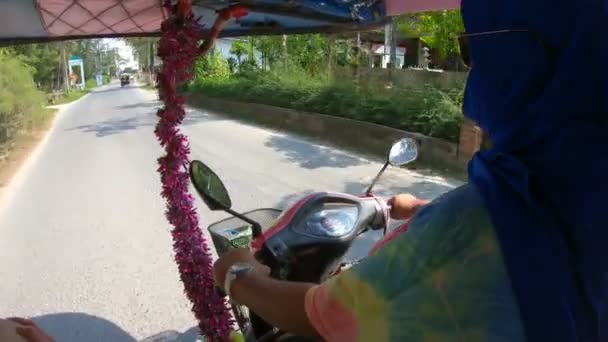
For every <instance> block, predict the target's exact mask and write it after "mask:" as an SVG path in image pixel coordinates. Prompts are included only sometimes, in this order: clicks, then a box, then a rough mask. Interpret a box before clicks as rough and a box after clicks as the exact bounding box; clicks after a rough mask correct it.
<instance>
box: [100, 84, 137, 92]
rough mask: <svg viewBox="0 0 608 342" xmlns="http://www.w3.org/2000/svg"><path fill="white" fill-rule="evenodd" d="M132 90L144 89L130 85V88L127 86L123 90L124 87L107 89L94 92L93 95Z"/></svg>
mask: <svg viewBox="0 0 608 342" xmlns="http://www.w3.org/2000/svg"><path fill="white" fill-rule="evenodd" d="M130 88H142V86H138V85H129V86H126V87H125V88H122V87H112V88H107V89H100V90H93V91H92V93H111V92H113V91H124V90H126V89H130Z"/></svg>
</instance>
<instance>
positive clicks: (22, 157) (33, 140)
mask: <svg viewBox="0 0 608 342" xmlns="http://www.w3.org/2000/svg"><path fill="white" fill-rule="evenodd" d="M56 112H57V111H56V110H55V111H53V112H52V113H50V114H49V117H48V119H47V120H46V122H45V123H44V124H42V126H41V127H40V128H38V129H36V130H33V131H30V132H27V133H21V134H19V135H17V137H16V138H15V139H14V140H13V141H11V142H10V143H7V144H5V145H0V194H2V192H3V190H4V189H5V188H6V187H7V186H8V184H9V183H10V181H11V179H12V178H13V176H14V175H16V174H17V172H18V171H19V169H20V168H21V166H22V165H23V163H24V162H25V161H26V160H27V158H28V157H29V155H30V153H31V152H32V151H34V150H35V149H36V147H37V146H38V144H39V143H40V142H41V141H42V139H44V137H45V135H46V133H47V132H48V130H49V128H51V127H52V125H53V120H54V117H55V114H56ZM9 144H10V146H11V147H10V149H9V152H8V154H6V155H5V154H4V151H5V148H6V147H7V145H9Z"/></svg>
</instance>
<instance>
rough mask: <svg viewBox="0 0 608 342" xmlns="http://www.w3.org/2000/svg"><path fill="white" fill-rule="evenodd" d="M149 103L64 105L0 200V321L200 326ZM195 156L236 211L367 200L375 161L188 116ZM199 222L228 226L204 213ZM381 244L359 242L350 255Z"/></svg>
mask: <svg viewBox="0 0 608 342" xmlns="http://www.w3.org/2000/svg"><path fill="white" fill-rule="evenodd" d="M155 99H156V96H155V94H154V93H152V92H150V91H147V90H144V89H141V88H137V87H135V86H132V87H129V88H125V89H121V88H120V87H118V86H117V85H111V86H106V87H103V88H100V89H98V90H97V91H95V92H93V93H92V94H90V95H88V96H86V97H85V98H83V99H81V100H80V101H77V102H75V103H73V104H70V105H68V106H67V107H65V108H63V109H62V110H61V111H60V112H59V114H58V117H57V119H56V121H55V124H54V127H53V129H52V130H51V131H50V133H49V135H48V136H47V139H46V140H45V141H43V143H42V144H41V145H40V147H39V148H38V150H37V151H36V152H34V154H33V155H32V157H31V158H30V159H29V160H28V162H27V163H26V165H24V167H23V168H22V169H21V171H20V172H19V174H18V175H17V177H15V178H14V180H13V182H12V183H11V184H10V185H9V186H8V188H6V189H2V192H1V198H0V317H2V316H14V315H21V316H32V317H35V319H36V320H37V321H38V322H39V323H40V324H41V325H42V327H43V328H45V329H46V330H47V331H49V332H50V333H51V334H52V335H53V336H55V337H56V339H57V341H61V342H64V341H65V342H71V341H113V342H133V341H136V340H140V339H143V338H146V337H148V336H151V335H155V334H157V333H159V332H162V331H166V330H176V331H178V332H186V333H185V334H184V335H183V336H182V338H181V339H180V340H181V341H193V340H194V336H195V329H193V328H192V327H194V326H195V324H196V323H195V321H194V319H193V317H192V315H191V313H190V310H189V303H188V302H187V300H186V298H185V297H184V295H183V289H182V285H181V283H180V282H179V279H178V274H177V270H176V266H175V264H174V262H173V253H172V247H171V237H170V234H169V225H168V224H167V222H166V221H165V218H164V216H163V211H164V203H163V201H162V200H161V198H160V195H159V191H160V182H159V176H158V174H157V173H156V158H157V157H158V156H160V154H161V150H160V148H159V147H158V143H157V142H156V140H155V137H154V135H153V127H154V124H155V122H156V116H155V112H156V110H155V108H156V107H157V105H158V103H157V102H156V100H155ZM185 131H186V132H187V133H188V134H189V135H190V137H191V147H192V152H193V158H197V159H201V160H203V161H204V162H206V163H207V164H208V165H209V166H210V167H212V168H213V169H214V170H215V171H216V172H217V173H218V174H219V175H220V176H221V177H222V178H223V180H224V182H225V183H226V185H227V188H228V189H229V191H230V192H231V195H232V199H233V204H234V207H235V208H236V209H238V210H250V209H255V208H259V207H279V208H283V207H284V206H285V205H287V204H288V203H289V202H291V201H293V200H294V199H295V198H297V197H298V196H299V195H301V194H303V193H307V192H312V191H315V190H332V191H343V192H348V193H353V194H357V193H360V192H361V191H363V189H364V188H365V187H366V186H367V184H368V183H369V181H370V180H371V179H372V178H373V176H374V175H375V173H376V172H377V170H378V169H379V168H380V166H381V165H380V164H379V163H378V161H370V160H368V159H365V158H362V157H360V156H356V155H353V154H350V153H346V152H344V151H341V150H338V149H334V148H331V147H327V146H321V145H317V144H314V143H311V142H308V141H306V140H303V139H301V138H298V137H294V136H290V135H286V134H281V133H277V132H273V131H269V130H267V129H262V128H258V127H253V126H249V125H246V124H243V123H239V122H236V121H233V120H229V119H226V118H223V117H220V116H216V115H213V114H210V113H206V112H201V111H195V110H189V113H188V119H187V120H186V122H185ZM453 184H454V183H453V182H448V181H446V180H444V179H442V178H440V177H428V176H424V175H422V174H419V173H412V172H408V171H405V170H396V169H390V170H389V171H388V172H387V174H386V176H385V177H384V178H383V179H382V181H381V184H380V186H379V187H378V190H379V192H380V194H383V195H387V196H388V195H389V194H392V193H398V192H410V193H414V194H416V195H418V196H420V197H423V198H429V199H430V198H434V197H436V196H437V195H439V194H441V193H443V192H445V191H447V190H449V189H450V188H451V187H452V185H453ZM199 212H200V213H201V216H202V222H203V223H204V224H208V223H210V222H213V221H215V220H218V219H220V218H223V217H225V215H224V214H222V213H217V212H215V213H211V212H209V211H208V210H206V209H205V208H202V206H201V203H200V201H199ZM377 239H378V236H377V235H368V236H365V237H363V238H361V240H360V241H359V242H358V244H357V245H356V246H355V248H354V249H355V251H354V252H353V255H355V256H357V255H364V254H365V252H366V251H367V249H368V248H369V246H370V245H371V244H372V243H373V242H374V241H375V240H377Z"/></svg>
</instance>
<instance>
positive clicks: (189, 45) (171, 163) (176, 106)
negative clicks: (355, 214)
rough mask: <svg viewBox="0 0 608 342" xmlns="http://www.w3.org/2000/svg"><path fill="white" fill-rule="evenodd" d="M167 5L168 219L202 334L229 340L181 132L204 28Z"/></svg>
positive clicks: (163, 172) (162, 80)
mask: <svg viewBox="0 0 608 342" xmlns="http://www.w3.org/2000/svg"><path fill="white" fill-rule="evenodd" d="M165 7H166V9H167V10H168V12H170V13H172V15H170V16H169V18H168V19H167V20H165V21H164V22H163V23H162V26H161V30H162V38H161V40H160V44H159V48H158V56H159V57H160V58H161V59H162V61H163V66H162V70H161V71H160V72H159V73H158V76H157V87H158V92H159V96H160V99H161V100H162V101H163V102H164V108H161V109H159V110H158V113H157V115H158V117H159V118H160V120H159V122H158V124H157V126H156V129H155V131H154V133H155V134H156V136H157V137H158V140H159V141H160V144H161V146H162V147H163V148H164V149H165V152H166V155H165V156H163V157H161V158H159V159H158V164H159V168H158V171H159V173H160V176H161V182H162V196H163V197H164V198H165V199H166V200H167V211H166V216H167V219H168V220H169V222H170V223H171V224H172V225H173V227H174V229H173V231H172V232H171V234H172V236H173V248H174V250H175V261H176V262H177V265H178V268H179V273H180V277H181V280H182V282H183V283H184V288H185V291H186V295H187V296H188V299H189V300H190V301H191V302H192V311H193V312H194V314H195V316H196V318H197V319H198V320H199V328H200V330H201V334H203V335H204V336H206V337H207V339H208V340H210V341H226V340H227V339H228V336H229V334H230V331H231V330H232V318H231V316H230V314H229V311H228V309H227V306H226V301H225V300H224V299H223V298H221V297H220V296H219V295H218V294H217V293H216V291H215V286H214V281H213V270H212V262H213V260H212V257H211V253H210V251H209V247H208V245H207V242H206V241H205V238H204V237H203V235H202V233H201V230H200V229H199V226H198V217H197V213H196V210H195V208H194V205H193V201H194V199H193V197H192V195H191V194H190V193H189V192H188V185H189V175H188V169H187V165H188V163H189V154H190V148H189V145H188V139H187V138H186V136H185V135H184V134H182V133H181V131H180V129H179V125H180V124H181V122H182V121H183V119H184V116H185V111H184V98H183V97H182V96H180V95H178V94H177V87H178V86H179V85H182V84H184V83H185V82H187V81H188V80H190V79H191V78H192V72H191V70H192V65H193V64H194V60H195V58H196V57H197V56H198V54H199V52H198V51H199V50H198V49H199V47H198V42H199V40H200V39H201V35H200V26H199V25H198V24H197V22H196V20H195V19H194V16H193V14H192V10H191V7H190V2H189V1H187V0H180V1H179V2H178V4H177V6H172V5H171V4H170V1H166V3H165Z"/></svg>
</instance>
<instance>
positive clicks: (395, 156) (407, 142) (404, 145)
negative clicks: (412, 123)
mask: <svg viewBox="0 0 608 342" xmlns="http://www.w3.org/2000/svg"><path fill="white" fill-rule="evenodd" d="M416 159H418V146H417V145H416V141H415V140H414V139H412V138H403V139H401V140H399V141H397V142H395V143H394V144H393V146H392V147H391V149H390V150H389V151H388V156H387V157H386V160H387V162H388V163H389V164H391V165H392V166H403V165H406V164H409V163H411V162H413V161H415V160H416Z"/></svg>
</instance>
